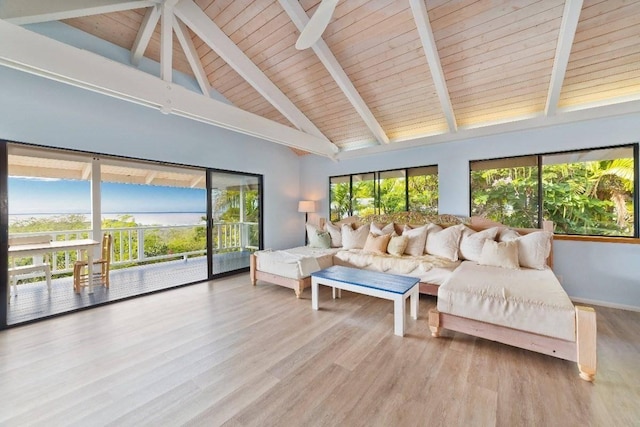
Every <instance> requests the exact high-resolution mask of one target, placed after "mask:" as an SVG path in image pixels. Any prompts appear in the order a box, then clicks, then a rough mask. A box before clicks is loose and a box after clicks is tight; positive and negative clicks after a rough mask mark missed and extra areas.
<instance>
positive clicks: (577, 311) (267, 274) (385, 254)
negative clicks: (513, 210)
mask: <svg viewBox="0 0 640 427" xmlns="http://www.w3.org/2000/svg"><path fill="white" fill-rule="evenodd" d="M552 230H553V224H551V223H549V222H546V223H545V224H544V227H543V229H542V230H540V229H513V228H509V227H505V226H503V225H502V224H498V223H495V222H492V221H488V220H486V219H484V218H479V217H471V218H467V217H458V216H453V215H438V216H424V215H420V214H418V213H407V212H404V213H400V214H395V215H391V216H369V217H366V218H357V217H350V218H346V219H345V220H342V221H340V222H339V223H335V224H332V223H329V222H327V223H324V222H323V221H321V223H320V224H317V225H312V224H308V225H307V234H308V239H309V242H310V244H309V245H307V246H305V247H299V248H293V249H288V250H284V251H273V250H265V251H259V252H257V253H255V254H254V255H252V257H251V268H250V277H251V282H252V284H253V285H256V283H257V281H258V280H261V281H265V282H270V283H275V284H279V285H281V286H286V287H289V288H292V289H294V291H295V293H296V296H297V297H300V294H301V293H302V291H303V290H304V289H305V288H306V287H309V286H310V274H311V273H312V272H314V271H317V270H320V269H323V268H326V267H329V266H331V265H343V266H347V267H352V268H363V269H369V270H375V271H381V272H386V273H389V274H400V275H407V276H412V277H419V278H420V292H421V293H423V294H428V295H433V296H437V297H438V301H437V308H435V309H432V310H431V311H430V313H429V327H430V329H431V332H432V335H433V336H434V337H439V336H441V334H442V332H443V330H446V329H449V330H453V331H458V332H463V333H466V334H471V335H475V336H479V337H482V338H486V339H490V340H493V341H498V342H502V343H505V344H509V345H514V346H517V347H521V348H525V349H528V350H532V351H537V352H540V353H544V354H548V355H551V356H554V357H559V358H561V359H565V360H571V361H574V362H577V364H578V367H579V371H580V377H581V378H582V379H584V380H587V381H593V379H594V377H595V372H596V320H595V319H596V318H595V311H594V310H593V309H591V308H588V307H574V305H573V303H572V302H571V300H570V299H569V296H568V295H567V294H566V292H565V291H564V289H563V288H562V285H561V284H560V282H559V281H558V279H557V278H556V276H555V275H554V273H553V270H552V261H553V249H552V248H553V233H552Z"/></svg>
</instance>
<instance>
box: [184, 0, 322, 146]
mask: <svg viewBox="0 0 640 427" xmlns="http://www.w3.org/2000/svg"><path fill="white" fill-rule="evenodd" d="M174 13H175V14H176V16H177V17H178V18H180V20H181V21H182V22H184V23H185V24H186V25H187V26H188V27H189V28H191V30H192V31H193V32H194V33H196V34H197V35H198V37H200V39H202V41H203V42H205V43H206V44H207V45H208V46H209V47H210V48H211V49H213V50H214V51H215V52H216V53H217V54H218V55H219V56H220V57H221V58H222V59H223V60H224V61H225V62H226V63H227V64H229V66H231V68H233V69H234V70H235V71H236V72H237V73H238V74H240V75H241V76H242V78H244V79H245V80H246V81H247V82H248V83H249V84H250V85H251V86H253V88H254V89H256V90H257V91H258V93H260V94H261V95H262V96H263V97H264V98H265V99H266V100H267V101H269V102H270V103H271V105H273V106H274V107H275V108H276V109H277V110H278V111H280V113H282V115H283V116H285V117H286V118H287V120H289V121H290V122H291V123H292V124H293V125H294V126H295V127H297V128H298V129H300V130H301V131H303V132H306V133H308V134H310V135H314V136H317V137H319V138H323V139H325V140H326V139H327V137H326V136H324V135H323V134H322V132H320V130H319V129H318V128H317V127H316V125H314V124H313V123H312V122H311V120H309V119H308V118H307V117H306V116H305V115H304V114H303V113H302V112H301V111H300V110H299V109H298V107H296V106H295V105H294V104H293V102H291V100H290V99H289V98H287V96H286V95H285V94H284V93H282V91H281V90H280V89H279V88H278V87H277V86H276V85H275V84H274V83H273V82H272V81H271V80H269V78H268V77H267V76H265V74H264V73H263V72H262V71H261V70H260V69H259V68H258V66H256V64H254V63H253V62H251V60H250V59H249V58H248V57H247V56H246V55H245V54H244V52H242V50H241V49H240V48H239V47H238V46H236V44H235V43H234V42H232V41H231V39H229V37H227V35H226V34H225V33H224V31H222V30H221V29H220V28H219V27H218V26H217V25H216V24H215V23H214V22H213V21H212V20H211V19H210V18H209V17H208V16H207V14H206V13H204V12H203V11H202V9H200V7H199V6H198V5H196V4H195V3H194V2H193V1H192V0H182V1H180V2H179V3H178V4H177V5H176V6H175V8H174Z"/></svg>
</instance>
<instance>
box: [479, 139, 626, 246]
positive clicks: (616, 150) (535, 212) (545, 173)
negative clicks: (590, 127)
mask: <svg viewBox="0 0 640 427" xmlns="http://www.w3.org/2000/svg"><path fill="white" fill-rule="evenodd" d="M634 151H635V146H633V145H629V146H623V147H613V148H603V149H594V150H581V151H574V152H566V153H556V154H544V155H533V156H524V157H514V158H506V159H497V160H482V161H475V162H471V163H470V178H471V214H472V215H479V216H484V217H487V218H489V219H492V220H495V221H498V222H501V223H503V224H506V225H510V226H514V227H538V225H539V221H540V219H544V220H551V221H553V222H554V224H555V232H556V233H558V234H572V235H592V236H626V237H634V236H637V230H636V227H635V209H636V207H635V204H634V200H637V193H636V191H637V189H636V188H635V173H636V172H635V168H636V164H635V158H636V157H637V154H636V153H635V152H634Z"/></svg>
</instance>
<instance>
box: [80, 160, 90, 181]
mask: <svg viewBox="0 0 640 427" xmlns="http://www.w3.org/2000/svg"><path fill="white" fill-rule="evenodd" d="M91 168H92V163H87V164H86V165H85V167H84V168H83V169H82V179H83V180H87V179H89V177H90V176H91Z"/></svg>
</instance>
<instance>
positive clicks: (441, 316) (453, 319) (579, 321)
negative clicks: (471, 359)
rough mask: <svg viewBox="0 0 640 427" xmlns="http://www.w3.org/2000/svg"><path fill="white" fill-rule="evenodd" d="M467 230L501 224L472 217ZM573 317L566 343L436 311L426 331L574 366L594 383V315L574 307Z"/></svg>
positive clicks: (548, 226)
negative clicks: (468, 338) (571, 334)
mask: <svg viewBox="0 0 640 427" xmlns="http://www.w3.org/2000/svg"><path fill="white" fill-rule="evenodd" d="M470 226H471V228H473V229H474V230H477V231H480V230H484V229H487V228H490V227H495V226H501V224H499V223H495V222H492V221H489V220H487V219H484V218H480V217H472V218H471V225H470ZM543 229H544V230H546V231H551V232H553V223H552V222H550V221H545V223H544V225H543ZM516 230H517V231H518V232H519V233H520V234H523V235H524V234H527V233H532V232H534V231H540V230H539V229H528V228H523V229H516ZM547 264H548V265H549V267H553V244H552V249H551V253H550V254H549V258H548V259H547ZM575 316H576V339H575V341H566V340H563V339H559V338H553V337H548V336H545V335H539V334H534V333H531V332H527V331H522V330H518V329H512V328H508V327H505V326H499V325H494V324H492V323H487V322H482V321H479V320H473V319H469V318H466V317H461V316H456V315H453V314H448V313H441V312H439V311H438V310H437V309H435V308H433V309H431V310H429V329H430V330H431V335H432V336H433V337H439V336H440V334H441V332H442V329H449V330H451V331H456V332H462V333H464V334H468V335H473V336H476V337H480V338H484V339H488V340H491V341H496V342H499V343H502V344H507V345H511V346H514V347H519V348H523V349H525V350H531V351H535V352H538V353H542V354H546V355H549V356H554V357H557V358H559V359H564V360H569V361H571V362H576V363H577V365H578V371H579V373H580V378H582V379H583V380H585V381H593V380H594V379H595V375H596V354H597V352H596V335H597V328H596V312H595V310H594V309H593V308H591V307H583V306H575Z"/></svg>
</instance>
